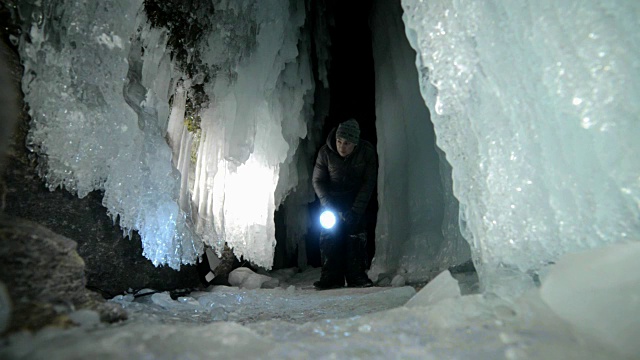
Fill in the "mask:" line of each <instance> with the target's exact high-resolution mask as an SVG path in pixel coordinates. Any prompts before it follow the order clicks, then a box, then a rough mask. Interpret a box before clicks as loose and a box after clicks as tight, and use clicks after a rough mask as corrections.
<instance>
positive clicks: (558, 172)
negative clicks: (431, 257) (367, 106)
mask: <svg viewBox="0 0 640 360" xmlns="http://www.w3.org/2000/svg"><path fill="white" fill-rule="evenodd" d="M402 5H403V8H404V11H405V14H404V18H403V19H404V22H405V24H406V26H407V37H408V38H409V40H410V42H411V45H412V47H413V48H414V49H415V50H416V51H417V53H418V55H417V57H416V66H417V68H418V71H419V73H420V84H421V91H422V95H423V97H424V99H425V102H426V104H427V105H428V106H429V108H430V109H433V110H434V111H433V112H432V120H433V123H434V126H435V131H436V134H437V141H438V146H439V147H440V148H442V149H443V150H444V151H445V153H446V156H447V160H448V161H449V162H450V163H451V165H452V167H453V186H454V193H455V195H456V197H457V198H458V199H459V200H460V217H461V228H462V231H463V234H464V235H465V237H466V238H467V240H468V241H469V243H470V244H471V246H472V251H473V257H474V262H475V264H476V267H478V268H479V271H480V275H481V280H482V282H483V284H484V286H485V288H491V287H492V286H493V285H494V284H498V283H499V282H501V281H503V280H505V279H512V280H514V284H520V285H522V284H524V283H526V282H528V281H530V279H531V276H528V275H535V273H537V272H538V271H539V270H541V269H543V268H544V267H545V266H546V265H547V264H549V263H551V262H554V261H555V260H556V259H557V258H558V257H559V256H560V255H561V254H563V253H568V252H575V251H577V250H580V249H585V248H595V247H600V246H603V245H605V244H608V243H615V242H627V241H637V240H638V238H639V237H638V235H639V234H640V216H639V215H640V210H639V204H640V181H639V180H638V179H639V175H640V162H638V161H637V159H636V157H637V154H638V152H639V151H640V143H638V141H637V139H638V138H640V123H639V122H638V114H639V110H640V104H638V102H637V101H635V98H636V97H637V96H638V94H639V91H640V88H639V84H638V79H640V62H639V60H638V59H639V58H640V57H639V55H640V41H639V38H638V35H637V29H638V25H639V24H638V19H639V18H640V16H639V15H640V3H637V2H632V1H624V0H620V1H609V2H599V1H581V2H556V1H526V2H502V1H484V0H483V1H453V0H442V1H425V2H423V1H413V0H403V1H402ZM524 273H528V275H527V276H522V274H524ZM498 280H500V281H498Z"/></svg>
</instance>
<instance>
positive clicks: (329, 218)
mask: <svg viewBox="0 0 640 360" xmlns="http://www.w3.org/2000/svg"><path fill="white" fill-rule="evenodd" d="M335 224H336V214H334V213H333V212H332V211H329V210H325V211H323V212H322V214H320V225H322V227H323V228H325V229H331V228H332V227H333V226H334V225H335Z"/></svg>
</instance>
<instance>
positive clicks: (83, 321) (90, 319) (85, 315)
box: [69, 309, 100, 327]
mask: <svg viewBox="0 0 640 360" xmlns="http://www.w3.org/2000/svg"><path fill="white" fill-rule="evenodd" d="M69 319H71V321H72V322H73V323H74V324H76V325H78V326H80V327H94V326H96V325H98V324H99V323H100V314H98V312H96V311H94V310H86V309H85V310H78V311H74V312H72V313H71V314H69Z"/></svg>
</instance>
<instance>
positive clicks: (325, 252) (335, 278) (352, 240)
mask: <svg viewBox="0 0 640 360" xmlns="http://www.w3.org/2000/svg"><path fill="white" fill-rule="evenodd" d="M341 225H343V224H338V225H337V228H334V229H331V230H323V231H322V232H321V233H320V256H321V259H322V275H321V277H320V279H321V280H324V281H330V282H333V283H338V284H342V285H344V279H345V278H346V280H347V284H349V285H351V284H355V283H358V282H359V281H361V280H362V279H368V278H367V274H366V273H365V271H366V270H367V259H368V257H367V234H366V232H365V231H364V226H362V225H359V226H358V227H357V228H355V229H351V230H349V229H344V226H342V227H341Z"/></svg>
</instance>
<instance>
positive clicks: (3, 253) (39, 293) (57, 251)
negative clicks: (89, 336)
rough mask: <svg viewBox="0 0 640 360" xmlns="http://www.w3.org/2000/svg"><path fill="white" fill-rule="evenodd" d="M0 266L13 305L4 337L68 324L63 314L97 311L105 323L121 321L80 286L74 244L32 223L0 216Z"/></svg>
mask: <svg viewBox="0 0 640 360" xmlns="http://www.w3.org/2000/svg"><path fill="white" fill-rule="evenodd" d="M0 264H1V265H0V266H1V270H0V281H1V282H2V283H4V285H6V287H7V292H8V293H9V298H10V301H11V304H12V306H11V308H12V311H11V315H10V320H9V326H8V328H7V329H6V330H7V331H9V332H11V331H15V330H22V329H29V330H36V329H39V328H42V327H44V326H46V325H58V326H65V325H70V321H69V318H68V316H67V315H68V314H69V313H71V312H73V311H75V310H77V309H91V310H96V311H97V312H98V313H99V314H100V315H101V318H102V319H103V320H104V321H109V322H113V321H117V320H121V319H125V318H126V313H125V312H124V311H123V310H122V309H120V308H118V307H117V306H115V305H114V304H110V303H106V302H105V301H104V299H102V298H100V296H99V295H98V294H96V293H93V292H91V291H89V290H87V288H86V287H85V277H84V265H85V264H84V261H83V260H82V258H81V257H80V256H79V255H78V253H77V252H76V243H75V241H73V240H70V239H67V238H66V237H64V236H60V235H58V234H56V233H54V232H52V231H51V230H49V229H47V228H45V227H43V226H40V225H38V224H36V223H34V222H31V221H27V220H23V219H19V218H15V217H10V216H6V215H0Z"/></svg>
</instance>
